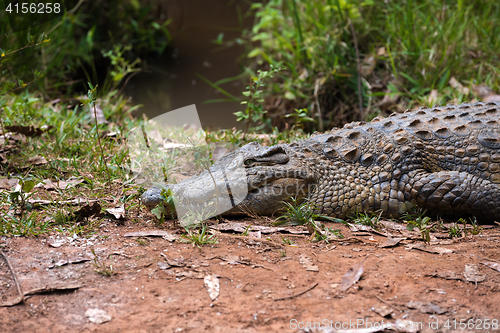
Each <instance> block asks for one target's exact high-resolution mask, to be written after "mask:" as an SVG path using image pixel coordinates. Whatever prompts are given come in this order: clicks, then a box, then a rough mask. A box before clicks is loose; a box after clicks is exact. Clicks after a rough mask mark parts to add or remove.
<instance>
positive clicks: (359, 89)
mask: <svg viewBox="0 0 500 333" xmlns="http://www.w3.org/2000/svg"><path fill="white" fill-rule="evenodd" d="M349 27H350V28H351V34H352V41H353V42H354V49H355V51H356V65H357V66H356V67H357V70H356V72H357V74H358V99H359V115H360V120H361V121H362V120H363V118H364V112H363V92H362V91H361V64H360V62H359V49H358V40H357V38H356V32H355V31H354V25H353V24H352V21H351V20H350V19H349Z"/></svg>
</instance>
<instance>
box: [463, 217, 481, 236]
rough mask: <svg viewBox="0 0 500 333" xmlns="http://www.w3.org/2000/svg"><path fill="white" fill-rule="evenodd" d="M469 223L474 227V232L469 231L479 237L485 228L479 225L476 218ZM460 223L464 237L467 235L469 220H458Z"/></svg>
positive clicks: (471, 218) (470, 219)
mask: <svg viewBox="0 0 500 333" xmlns="http://www.w3.org/2000/svg"><path fill="white" fill-rule="evenodd" d="M469 222H470V224H471V226H472V230H471V231H469V232H470V233H471V234H472V235H479V234H480V233H481V231H482V230H483V228H482V227H481V226H480V225H479V224H478V223H477V219H476V217H475V216H473V217H470V218H469ZM458 223H462V226H463V233H464V236H465V235H467V232H468V231H467V220H466V219H464V218H460V219H458Z"/></svg>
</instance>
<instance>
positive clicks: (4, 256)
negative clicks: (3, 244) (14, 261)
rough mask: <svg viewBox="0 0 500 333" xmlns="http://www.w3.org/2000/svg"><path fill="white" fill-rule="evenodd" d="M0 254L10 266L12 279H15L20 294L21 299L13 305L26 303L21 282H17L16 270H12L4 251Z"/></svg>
mask: <svg viewBox="0 0 500 333" xmlns="http://www.w3.org/2000/svg"><path fill="white" fill-rule="evenodd" d="M0 254H1V255H2V257H3V258H4V259H5V262H6V263H7V266H9V269H10V272H11V273H12V277H13V279H14V283H15V284H16V288H17V292H18V293H19V297H18V298H17V299H16V300H15V301H14V302H13V304H12V305H15V304H17V303H21V302H24V294H23V292H22V290H21V286H20V285H19V282H18V281H17V276H16V272H14V268H12V265H11V264H10V261H9V259H8V258H7V256H6V255H5V253H3V251H2V250H0Z"/></svg>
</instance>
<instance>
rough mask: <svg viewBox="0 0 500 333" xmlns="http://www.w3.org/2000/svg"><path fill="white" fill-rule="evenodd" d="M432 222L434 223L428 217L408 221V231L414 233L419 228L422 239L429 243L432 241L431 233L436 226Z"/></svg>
mask: <svg viewBox="0 0 500 333" xmlns="http://www.w3.org/2000/svg"><path fill="white" fill-rule="evenodd" d="M431 222H432V221H431V218H430V217H428V216H425V217H417V218H416V219H415V220H410V221H408V224H407V225H406V229H408V230H409V231H413V229H415V227H417V228H418V230H419V231H420V236H421V237H422V240H423V241H424V242H426V243H429V242H430V241H431V235H430V232H431V230H433V228H434V224H433V223H431Z"/></svg>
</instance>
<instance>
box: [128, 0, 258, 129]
mask: <svg viewBox="0 0 500 333" xmlns="http://www.w3.org/2000/svg"><path fill="white" fill-rule="evenodd" d="M165 2H166V3H167V5H168V7H167V8H168V12H169V16H170V17H172V19H173V22H172V24H171V26H170V27H171V29H170V30H171V33H172V35H173V39H174V48H175V51H174V53H173V54H172V53H168V52H165V53H166V54H165V55H164V56H162V58H156V59H148V63H149V64H150V65H151V69H152V72H151V73H139V74H137V75H136V76H134V77H133V78H132V79H131V80H130V82H129V83H128V85H127V86H126V88H125V93H126V94H127V95H129V96H131V97H132V102H133V103H134V104H143V105H144V107H142V108H141V109H140V112H141V113H145V114H146V115H147V116H148V118H150V119H151V118H153V117H155V116H157V115H160V114H163V113H164V112H168V111H171V110H175V109H177V108H181V107H184V106H187V105H190V104H196V107H197V109H198V114H199V115H200V120H201V123H202V126H203V127H204V128H207V127H212V128H231V127H233V126H236V125H237V123H236V116H234V115H233V113H234V112H236V111H241V110H242V109H243V105H241V104H240V103H239V102H224V103H213V104H203V102H204V101H207V100H211V99H221V98H225V96H224V95H222V94H221V93H218V92H217V91H216V90H215V89H213V88H212V87H210V86H209V85H208V84H207V83H205V82H203V81H202V80H201V79H200V78H199V77H198V76H197V74H200V75H202V76H203V77H205V78H207V79H208V80H210V81H212V82H215V81H217V80H220V79H224V78H228V77H233V76H236V75H238V74H240V73H241V67H240V64H239V61H238V58H239V57H240V56H241V54H242V53H243V48H242V47H235V46H233V47H231V48H228V49H224V50H220V49H221V47H220V46H218V45H215V44H214V43H213V40H215V39H216V38H217V36H218V35H219V33H220V32H223V33H224V40H230V39H234V38H237V37H239V36H240V35H241V27H242V26H241V24H240V23H239V20H238V7H239V8H240V10H241V13H242V14H243V15H244V14H245V13H246V11H247V10H248V4H245V3H244V2H243V1H238V0H237V1H229V0H178V1H167V0H166V1H165ZM252 20H253V18H250V17H249V18H246V19H244V20H243V24H242V25H243V26H246V27H251V24H252ZM218 49H219V50H218ZM167 53H168V54H167ZM222 88H223V89H225V90H227V91H228V92H230V93H231V94H233V95H235V96H241V92H242V91H243V89H244V86H243V84H242V83H241V82H240V81H234V82H230V83H225V84H224V85H222ZM238 127H241V126H238Z"/></svg>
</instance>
